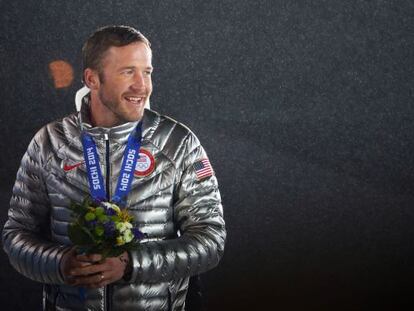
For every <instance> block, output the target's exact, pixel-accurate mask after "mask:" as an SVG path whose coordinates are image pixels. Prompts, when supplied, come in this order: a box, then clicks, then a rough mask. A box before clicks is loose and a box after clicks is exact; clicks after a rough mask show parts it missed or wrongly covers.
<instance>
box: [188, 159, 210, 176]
mask: <svg viewBox="0 0 414 311" xmlns="http://www.w3.org/2000/svg"><path fill="white" fill-rule="evenodd" d="M193 167H194V169H195V172H196V175H197V179H198V180H202V179H203V178H206V177H209V176H212V175H213V174H214V171H213V168H212V167H211V164H210V161H209V160H208V159H202V160H199V161H197V162H196V163H194V164H193Z"/></svg>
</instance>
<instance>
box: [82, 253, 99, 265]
mask: <svg viewBox="0 0 414 311" xmlns="http://www.w3.org/2000/svg"><path fill="white" fill-rule="evenodd" d="M76 259H77V260H79V261H84V262H90V263H97V262H100V261H101V260H102V255H99V254H89V255H77V256H76Z"/></svg>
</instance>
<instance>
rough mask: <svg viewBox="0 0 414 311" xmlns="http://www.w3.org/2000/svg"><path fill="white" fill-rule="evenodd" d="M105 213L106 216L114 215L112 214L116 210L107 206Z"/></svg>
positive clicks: (114, 213)
mask: <svg viewBox="0 0 414 311" xmlns="http://www.w3.org/2000/svg"><path fill="white" fill-rule="evenodd" d="M105 214H106V215H107V216H114V215H116V210H114V209H113V208H107V209H106V210H105Z"/></svg>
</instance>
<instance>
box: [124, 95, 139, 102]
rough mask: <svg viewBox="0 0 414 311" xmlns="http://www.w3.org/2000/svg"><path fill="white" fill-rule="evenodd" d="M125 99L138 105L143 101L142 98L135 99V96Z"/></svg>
mask: <svg viewBox="0 0 414 311" xmlns="http://www.w3.org/2000/svg"><path fill="white" fill-rule="evenodd" d="M125 98H126V99H127V100H129V101H132V102H136V103H137V102H139V101H141V99H142V97H135V96H127V97H125Z"/></svg>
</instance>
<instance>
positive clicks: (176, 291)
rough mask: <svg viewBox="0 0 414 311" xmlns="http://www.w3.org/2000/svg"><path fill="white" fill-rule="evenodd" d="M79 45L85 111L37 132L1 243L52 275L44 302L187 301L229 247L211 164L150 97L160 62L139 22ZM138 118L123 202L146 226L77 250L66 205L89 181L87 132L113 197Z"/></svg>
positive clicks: (160, 306) (137, 306)
mask: <svg viewBox="0 0 414 311" xmlns="http://www.w3.org/2000/svg"><path fill="white" fill-rule="evenodd" d="M82 53H83V65H84V73H83V79H84V83H85V84H86V85H87V86H88V88H89V89H90V93H89V94H87V95H86V96H84V97H82V98H81V101H82V103H81V104H82V106H81V111H80V112H79V113H76V114H72V115H70V116H68V117H65V118H63V119H62V120H59V121H56V122H52V123H50V124H48V125H46V126H45V127H43V128H42V129H41V130H40V131H39V132H38V133H37V134H36V135H35V137H34V138H33V140H32V142H31V143H30V145H29V147H28V149H27V152H26V154H25V155H24V157H23V159H22V163H21V166H20V169H19V171H18V173H17V178H16V183H15V185H14V188H13V196H12V199H11V203H10V210H9V219H8V221H7V223H6V224H5V227H4V231H3V245H4V249H5V251H6V252H7V254H8V256H9V259H10V262H11V264H12V265H13V266H14V267H15V269H16V270H17V271H19V272H20V273H22V274H23V275H25V276H26V277H28V278H30V279H32V280H35V281H39V282H42V283H44V284H45V286H44V309H45V310H123V311H127V310H184V308H185V297H186V293H187V288H188V280H189V277H190V276H192V275H197V274H199V273H201V272H204V271H206V270H209V269H211V268H213V267H214V266H216V265H217V264H218V262H219V260H220V258H221V256H222V254H223V250H224V243H225V238H226V232H225V227H224V220H223V214H222V206H221V201H220V194H219V191H218V187H217V180H216V178H215V176H214V172H213V170H212V168H211V166H210V163H209V160H208V158H207V155H206V153H205V151H204V149H203V148H202V146H201V145H200V143H199V141H198V139H197V138H196V137H195V135H194V134H193V133H192V132H191V131H190V130H189V129H188V128H186V127H185V126H183V125H182V124H180V123H178V122H176V121H174V120H172V119H170V118H168V117H165V116H161V115H159V114H158V113H156V112H154V111H151V110H148V109H144V106H145V104H146V103H148V101H149V98H150V95H151V92H152V81H151V73H152V70H153V68H152V52H151V49H150V43H149V41H148V40H147V39H146V38H145V37H144V36H143V35H142V34H141V33H140V32H138V31H137V30H135V29H133V28H131V27H125V26H109V27H104V28H101V29H98V30H97V31H96V32H95V33H94V34H93V35H92V36H91V37H90V38H89V39H88V40H87V42H86V43H85V45H84V47H83V50H82ZM138 121H140V122H138ZM140 124H142V139H141V141H140V142H139V143H140V144H141V147H140V148H139V160H138V162H137V165H136V166H135V172H134V174H133V178H132V181H131V183H132V184H131V188H130V191H129V193H128V195H127V199H126V201H125V206H126V208H127V209H128V210H129V212H130V213H131V214H133V216H134V218H135V221H136V222H137V223H138V228H139V229H140V230H141V231H142V232H144V233H145V234H146V235H147V238H146V239H145V240H143V241H142V243H140V245H139V247H138V248H137V249H134V250H132V251H129V252H124V253H123V254H122V255H120V256H119V257H112V258H106V259H103V258H102V256H100V255H99V254H88V255H82V254H77V252H76V251H75V249H74V247H73V246H72V245H71V243H70V241H69V239H68V236H67V228H68V224H69V223H70V222H71V220H72V219H71V211H70V209H69V206H70V204H71V202H81V201H82V200H83V199H84V198H85V197H86V196H88V195H90V194H91V191H92V190H91V187H90V186H91V185H92V184H90V182H91V172H90V169H89V168H88V166H87V165H85V160H87V159H85V157H84V150H85V144H84V140H83V138H82V137H84V136H83V135H86V136H87V137H91V141H93V142H94V143H95V144H96V152H97V154H98V158H99V159H98V161H99V163H100V165H98V166H99V167H100V168H101V172H102V178H103V180H104V184H105V186H104V187H105V190H106V192H105V193H106V195H107V198H106V199H107V200H110V198H111V195H113V193H114V192H115V189H118V188H117V181H118V177H119V174H120V171H121V170H122V169H123V167H122V165H123V164H122V160H123V157H124V151H125V150H126V148H128V146H129V143H128V137H129V136H130V134H131V133H132V132H133V131H134V130H136V128H137V127H138V126H140ZM88 150H89V149H88ZM80 288H81V289H83V291H84V292H83V294H80V291H79V289H80Z"/></svg>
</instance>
